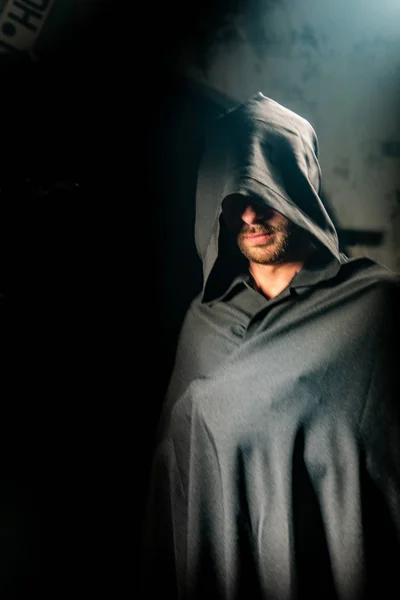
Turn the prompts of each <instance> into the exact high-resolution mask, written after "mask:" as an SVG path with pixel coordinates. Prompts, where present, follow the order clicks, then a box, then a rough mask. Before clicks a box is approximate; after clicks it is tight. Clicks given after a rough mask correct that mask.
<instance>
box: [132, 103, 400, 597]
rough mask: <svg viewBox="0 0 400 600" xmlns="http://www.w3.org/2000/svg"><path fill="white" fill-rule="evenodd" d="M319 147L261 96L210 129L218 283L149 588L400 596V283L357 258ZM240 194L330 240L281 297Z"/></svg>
mask: <svg viewBox="0 0 400 600" xmlns="http://www.w3.org/2000/svg"><path fill="white" fill-rule="evenodd" d="M317 156H318V145H317V138H316V134H315V132H314V130H313V128H312V126H311V125H310V124H309V123H308V122H307V121H306V120H305V119H303V118H301V117H300V116H298V115H296V114H295V113H293V112H291V111H290V110H288V109H286V108H284V107H283V106H281V105H279V104H278V103H276V102H274V101H273V100H271V99H269V98H266V97H265V96H263V95H262V94H261V93H258V94H256V95H255V96H254V97H252V98H251V99H249V100H248V101H247V102H246V103H244V104H243V105H241V106H239V107H238V108H235V109H233V110H231V111H229V112H228V113H226V114H225V115H224V116H222V117H220V118H219V119H218V120H217V121H216V122H215V123H214V125H213V127H212V129H211V131H210V132H209V135H208V138H207V144H206V149H205V152H204V156H203V161H202V164H201V166H200V171H199V177H198V190H197V220H196V231H195V237H196V244H197V248H198V252H199V255H200V257H201V259H202V262H203V276H204V279H203V289H202V292H201V293H200V294H199V296H198V297H197V298H195V299H194V301H193V302H192V304H191V306H190V308H189V310H188V313H187V315H186V318H185V321H184V324H183V327H182V331H181V335H180V339H179V345H178V351H177V355H176V362H175V367H174V371H173V374H172V378H171V381H170V385H169V389H168V394H167V399H166V402H165V408H164V411H163V415H162V418H161V422H160V427H159V431H158V436H157V441H156V448H155V454H154V462H153V469H152V473H151V485H150V490H149V500H148V506H147V519H146V523H145V527H144V539H145V544H144V546H145V547H144V552H143V559H144V560H143V576H144V587H143V590H144V596H143V597H146V598H153V597H154V598H155V597H161V594H162V596H163V597H166V598H167V597H168V598H176V599H179V600H181V599H185V600H194V599H205V600H208V599H217V598H218V599H221V600H222V599H223V600H238V599H242V598H246V599H247V598H248V599H249V600H253V599H263V600H295V599H296V600H309V599H310V598H314V597H315V598H320V599H321V600H322V599H324V600H325V599H337V600H360V599H362V600H364V599H366V598H371V599H372V598H374V599H376V598H378V597H380V598H385V599H389V598H397V597H399V596H400V586H399V585H398V582H399V577H400V559H399V557H400V551H399V546H400V443H399V441H400V429H399V383H398V381H399V379H398V377H397V376H396V375H397V373H396V360H397V359H396V356H395V348H396V346H397V339H398V335H399V279H398V277H397V276H396V275H395V274H393V273H391V272H390V271H388V270H387V269H386V268H385V267H383V266H381V265H379V264H376V263H375V262H373V261H372V260H369V259H366V258H365V259H364V258H357V259H349V258H347V257H346V256H344V255H343V254H342V253H341V252H339V247H338V238H337V234H336V231H335V228H334V225H333V223H332V221H331V219H330V218H329V215H328V213H327V211H326V210H325V208H324V206H323V204H322V202H321V199H320V197H319V192H320V183H321V173H320V167H319V163H318V158H317ZM238 193H239V194H243V195H245V196H246V195H247V196H250V197H251V198H253V199H257V201H259V202H262V203H265V204H266V205H269V206H271V207H272V208H273V209H275V210H277V211H279V212H280V213H281V214H283V215H284V216H285V217H287V218H288V219H289V220H290V221H292V222H294V223H296V224H297V225H298V226H300V227H302V228H303V229H305V230H306V231H307V232H308V233H309V234H310V236H311V238H312V240H313V241H314V243H315V244H316V245H317V247H318V251H317V252H316V253H314V254H313V255H312V257H311V258H310V259H309V260H308V261H307V262H306V264H305V265H304V267H303V269H302V270H301V271H300V272H299V273H298V274H297V275H296V276H295V277H294V278H293V279H292V281H291V282H290V284H289V285H288V287H287V288H285V290H283V291H282V292H281V293H280V294H279V295H278V296H277V297H275V298H273V299H270V300H268V299H266V298H265V297H264V296H262V295H261V294H259V293H258V292H257V291H256V290H255V289H253V288H252V286H251V285H250V283H249V277H248V273H246V269H245V268H244V266H243V261H242V260H241V258H240V257H239V253H238V252H236V253H235V249H234V248H233V247H230V244H229V240H228V238H227V237H226V236H225V234H224V229H223V223H222V220H221V219H220V215H221V204H222V201H223V200H224V199H225V198H227V197H228V196H229V195H231V194H238ZM397 370H398V366H397Z"/></svg>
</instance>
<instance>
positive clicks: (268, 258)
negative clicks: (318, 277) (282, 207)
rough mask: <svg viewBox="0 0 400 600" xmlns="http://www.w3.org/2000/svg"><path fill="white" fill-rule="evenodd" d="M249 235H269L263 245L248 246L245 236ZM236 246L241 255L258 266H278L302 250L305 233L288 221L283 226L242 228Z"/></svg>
mask: <svg viewBox="0 0 400 600" xmlns="http://www.w3.org/2000/svg"><path fill="white" fill-rule="evenodd" d="M249 234H271V237H270V238H269V239H268V240H267V241H266V242H265V243H263V244H257V245H255V244H250V243H248V242H247V241H246V239H245V236H246V235H249ZM237 241H238V246H239V249H240V251H241V253H242V254H243V255H244V256H245V257H246V258H247V259H248V260H249V261H252V262H254V263H256V264H259V265H278V264H282V263H284V262H285V261H288V260H290V258H292V257H294V256H295V255H296V254H298V253H299V251H300V250H301V248H302V247H303V248H304V244H305V242H306V240H305V232H303V230H302V229H301V228H300V227H298V226H297V225H295V224H294V223H292V222H291V221H289V222H288V223H286V224H284V225H278V226H264V225H257V226H253V227H251V226H250V227H247V228H243V229H242V231H241V232H240V233H239V235H238V239H237Z"/></svg>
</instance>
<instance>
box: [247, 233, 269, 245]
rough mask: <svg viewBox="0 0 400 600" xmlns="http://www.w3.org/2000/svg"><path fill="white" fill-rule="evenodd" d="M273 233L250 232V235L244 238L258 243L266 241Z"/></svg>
mask: <svg viewBox="0 0 400 600" xmlns="http://www.w3.org/2000/svg"><path fill="white" fill-rule="evenodd" d="M271 235H272V234H271V233H250V234H248V235H245V236H244V238H245V240H247V241H249V242H250V243H252V244H256V243H260V242H261V243H263V242H266V241H267V240H268V239H269V238H270V237H271Z"/></svg>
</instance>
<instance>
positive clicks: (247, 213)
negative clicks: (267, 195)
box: [241, 204, 259, 225]
mask: <svg viewBox="0 0 400 600" xmlns="http://www.w3.org/2000/svg"><path fill="white" fill-rule="evenodd" d="M241 219H242V221H244V222H245V223H247V225H253V223H255V222H256V221H258V219H259V216H258V215H257V212H256V211H255V210H254V207H253V206H251V205H250V204H249V205H247V206H246V208H245V209H244V211H243V212H242V215H241Z"/></svg>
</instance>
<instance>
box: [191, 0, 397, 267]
mask: <svg viewBox="0 0 400 600" xmlns="http://www.w3.org/2000/svg"><path fill="white" fill-rule="evenodd" d="M256 4H257V9H255V8H254V7H255V6H256ZM187 73H188V74H189V76H190V77H192V78H194V79H196V80H197V81H200V82H202V83H203V84H205V85H206V86H208V87H209V88H210V89H211V90H215V91H218V92H221V93H222V94H224V95H225V96H227V97H228V98H230V99H231V101H232V103H237V102H241V101H243V100H245V99H246V98H247V97H249V96H250V95H252V94H253V93H255V92H256V91H258V90H260V91H262V92H263V93H264V94H265V95H267V96H269V97H271V98H273V99H274V100H276V101H278V102H280V103H281V104H284V105H285V106H287V107H288V108H290V109H292V110H294V111H295V112H298V113H299V114H301V115H302V116H304V117H305V118H307V119H308V120H309V121H310V122H311V123H312V124H313V126H314V127H315V129H316V131H317V134H318V138H319V142H320V162H321V167H322V173H323V186H324V193H325V196H326V198H327V199H328V200H329V203H330V205H331V206H332V207H333V209H334V212H335V214H336V217H337V220H338V222H339V223H340V226H341V227H343V228H350V229H357V230H371V231H377V232H382V233H383V238H382V242H381V243H380V244H377V245H360V244H358V245H355V246H351V247H350V248H348V253H349V254H350V255H352V256H360V255H361V256H362V255H367V256H370V257H372V258H374V259H375V260H377V261H379V262H381V263H382V264H384V265H386V266H387V267H389V268H391V269H394V270H396V271H400V242H399V237H400V168H399V167H400V2H399V0H380V1H379V2H377V1H376V0H335V2H330V1H327V0H322V1H321V0H282V1H281V2H272V3H271V2H268V0H263V1H261V2H258V3H254V4H253V10H252V9H251V8H250V9H249V10H248V11H247V12H246V13H244V12H242V14H236V15H235V16H234V17H233V18H232V19H231V20H230V21H229V20H228V21H227V24H226V25H225V27H224V28H222V29H220V31H219V32H218V34H217V35H216V36H215V41H214V44H213V46H212V52H211V54H210V58H209V60H208V63H207V65H206V67H205V68H202V69H200V68H199V67H195V66H189V67H188V68H187Z"/></svg>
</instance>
